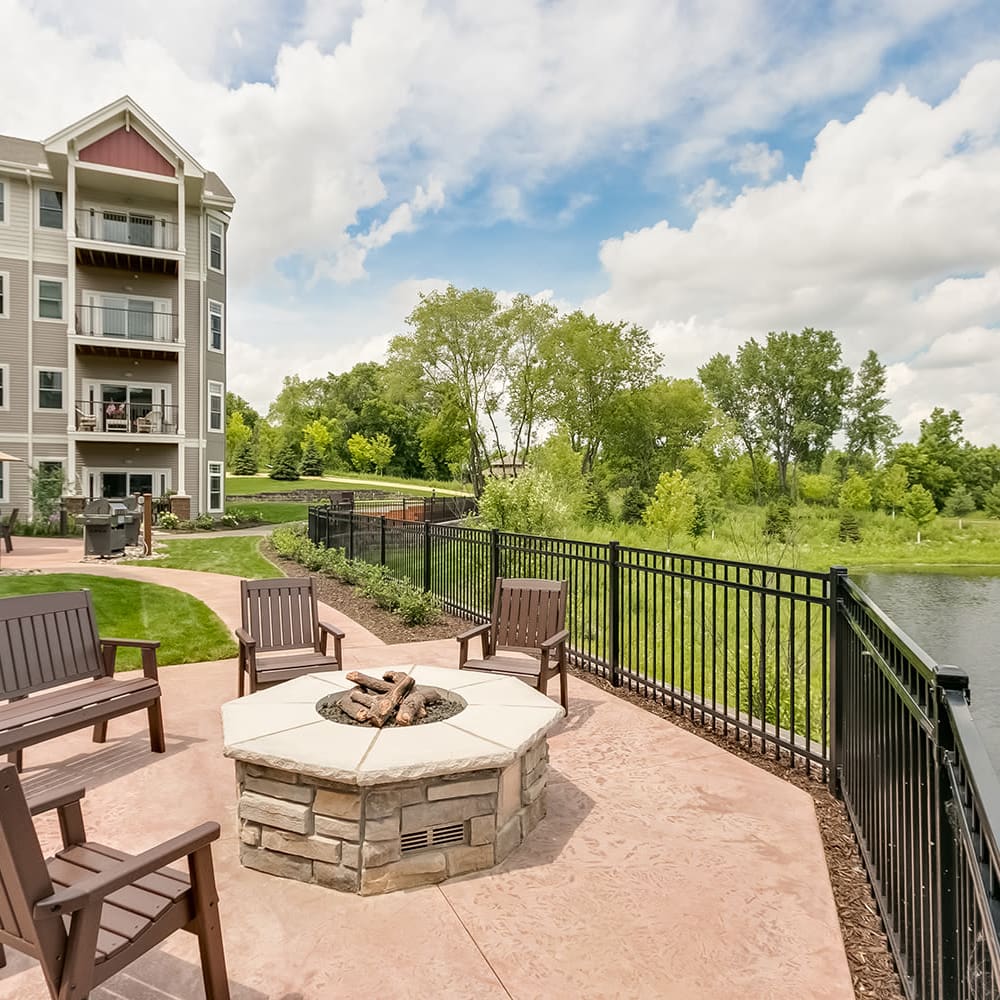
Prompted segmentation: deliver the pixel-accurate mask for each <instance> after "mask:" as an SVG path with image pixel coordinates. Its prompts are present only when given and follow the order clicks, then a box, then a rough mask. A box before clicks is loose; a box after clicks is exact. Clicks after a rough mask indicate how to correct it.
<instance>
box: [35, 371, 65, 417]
mask: <svg viewBox="0 0 1000 1000" xmlns="http://www.w3.org/2000/svg"><path fill="white" fill-rule="evenodd" d="M35 375H36V377H37V385H38V395H37V397H36V399H35V409H36V410H62V409H64V406H63V383H64V381H65V379H66V370H65V369H64V368H36V369H35Z"/></svg>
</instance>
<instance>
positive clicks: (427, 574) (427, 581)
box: [424, 521, 431, 594]
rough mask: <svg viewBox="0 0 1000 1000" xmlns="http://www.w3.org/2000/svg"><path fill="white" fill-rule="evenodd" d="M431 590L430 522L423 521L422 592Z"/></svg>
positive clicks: (427, 592)
mask: <svg viewBox="0 0 1000 1000" xmlns="http://www.w3.org/2000/svg"><path fill="white" fill-rule="evenodd" d="M430 591H431V522H430V521H424V593H425V594H429V593H430Z"/></svg>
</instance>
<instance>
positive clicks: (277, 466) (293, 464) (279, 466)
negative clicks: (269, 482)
mask: <svg viewBox="0 0 1000 1000" xmlns="http://www.w3.org/2000/svg"><path fill="white" fill-rule="evenodd" d="M271 478H272V479H280V480H288V481H293V480H296V479H298V478H299V446H298V445H297V444H295V443H294V442H292V441H289V442H287V443H286V444H284V445H283V446H282V447H281V448H280V449H279V450H278V453H277V454H276V455H275V456H274V462H273V464H272V465H271Z"/></svg>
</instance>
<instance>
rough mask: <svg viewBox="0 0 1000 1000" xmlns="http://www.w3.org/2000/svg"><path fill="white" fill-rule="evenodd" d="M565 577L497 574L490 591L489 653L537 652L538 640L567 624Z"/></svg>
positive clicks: (544, 638)
mask: <svg viewBox="0 0 1000 1000" xmlns="http://www.w3.org/2000/svg"><path fill="white" fill-rule="evenodd" d="M567 590H568V585H567V582H566V581H565V580H515V579H503V578H502V577H497V581H496V589H495V590H494V593H493V613H492V615H491V619H492V626H493V627H492V628H491V629H490V647H491V648H490V652H491V653H496V651H497V650H499V649H503V650H518V651H519V652H523V653H537V652H538V647H539V645H540V643H542V642H544V641H545V640H546V639H548V638H550V637H551V636H553V635H555V634H556V632H560V631H562V629H563V628H565V627H566V592H567Z"/></svg>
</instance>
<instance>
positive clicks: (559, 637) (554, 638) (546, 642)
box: [538, 628, 569, 650]
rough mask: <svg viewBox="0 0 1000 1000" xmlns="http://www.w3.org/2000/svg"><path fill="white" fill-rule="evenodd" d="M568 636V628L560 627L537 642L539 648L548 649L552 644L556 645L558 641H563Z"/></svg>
mask: <svg viewBox="0 0 1000 1000" xmlns="http://www.w3.org/2000/svg"><path fill="white" fill-rule="evenodd" d="M568 638H569V629H565V628H564V629H562V630H561V631H559V632H556V634H555V635H550V636H549V637H548V639H543V640H542V641H541V642H540V643H539V644H538V648H539V649H545V650H550V649H552V648H553V647H554V646H558V645H559V644H560V643H562V642H565V641H566V640H567V639H568Z"/></svg>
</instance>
